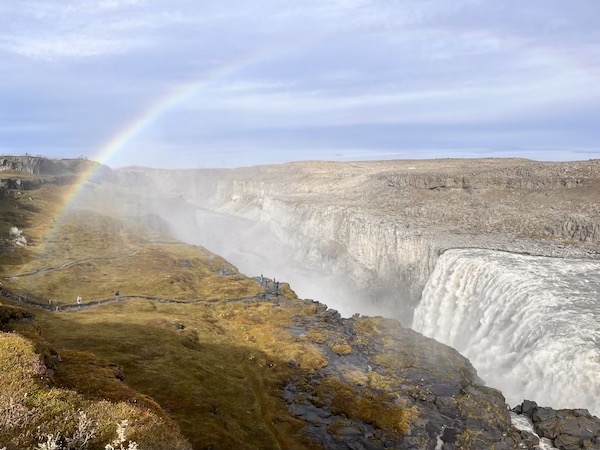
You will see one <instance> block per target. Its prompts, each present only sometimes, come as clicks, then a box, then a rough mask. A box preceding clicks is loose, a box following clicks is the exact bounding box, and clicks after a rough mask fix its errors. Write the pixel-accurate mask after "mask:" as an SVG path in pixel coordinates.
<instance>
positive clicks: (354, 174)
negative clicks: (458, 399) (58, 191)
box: [115, 159, 600, 414]
mask: <svg viewBox="0 0 600 450" xmlns="http://www.w3.org/2000/svg"><path fill="white" fill-rule="evenodd" d="M115 176H116V178H117V183H118V184H120V185H122V186H128V187H129V188H130V190H131V192H139V189H140V188H142V189H143V190H144V191H145V192H146V193H149V192H152V194H151V197H152V200H151V201H150V200H147V199H146V202H147V203H146V206H147V207H149V208H150V209H151V210H152V211H153V212H154V213H156V214H158V215H159V216H160V217H162V219H164V220H165V221H166V222H167V223H168V224H169V226H170V227H171V229H172V230H173V232H174V233H175V235H176V236H178V238H180V239H182V240H184V241H186V242H190V243H194V244H201V245H204V246H206V247H207V248H209V249H211V250H213V251H215V252H216V253H218V254H221V255H223V256H225V257H226V258H227V259H228V260H230V261H232V262H233V263H234V264H236V265H237V266H238V267H240V268H241V270H242V271H245V272H246V273H258V272H265V273H269V274H272V275H274V276H276V277H277V278H278V279H279V278H281V279H285V280H286V281H290V282H291V284H292V285H293V286H294V287H295V289H297V291H298V293H299V294H300V296H302V297H310V298H317V299H319V300H321V301H323V302H325V303H326V304H328V305H329V306H331V307H333V308H336V309H338V310H339V311H340V312H341V313H342V314H344V315H346V316H350V315H352V314H354V313H362V314H381V315H384V316H386V317H393V318H396V319H398V320H400V321H401V322H402V323H403V324H404V325H406V326H412V327H413V328H414V329H416V330H417V331H421V332H423V333H424V334H425V335H427V336H431V337H434V338H435V339H437V340H439V341H441V342H444V343H446V344H448V345H451V346H453V347H455V348H457V349H458V350H459V351H461V352H462V353H463V354H464V355H466V356H467V357H468V358H469V359H470V360H471V361H472V362H473V364H474V366H475V368H476V369H477V370H478V372H479V375H480V376H481V377H482V378H483V379H484V380H486V381H487V382H488V383H489V384H490V385H491V386H493V387H497V388H500V389H502V391H503V392H504V393H505V395H506V396H507V398H508V401H509V403H511V404H517V403H519V402H520V401H521V400H522V399H523V398H528V399H532V400H536V401H538V402H539V403H541V404H549V405H552V406H554V407H565V408H566V407H575V406H579V407H585V408H588V409H590V411H592V412H593V413H595V414H599V413H600V405H599V404H598V403H597V402H598V400H597V399H598V398H599V397H600V395H599V393H600V381H599V380H598V378H597V373H600V325H599V324H600V320H599V319H600V313H599V308H600V298H599V293H600V279H599V277H598V273H599V271H598V269H599V268H600V262H598V260H599V259H600V252H599V250H598V244H599V243H600V204H599V203H598V198H600V161H588V162H574V163H540V162H533V161H527V160H510V159H507V160H502V159H500V160H494V159H488V160H434V161H392V162H368V163H363V162H359V163H324V162H307V163H293V164H288V165H280V166H261V167H253V168H244V169H233V170H209V169H206V170H202V169H201V170H185V171H164V170H153V169H141V168H140V169H138V168H133V169H123V170H119V171H118V172H117V174H116V175H115ZM211 230H212V231H211ZM460 249H464V250H460ZM530 255H531V256H530ZM413 316H414V320H413Z"/></svg>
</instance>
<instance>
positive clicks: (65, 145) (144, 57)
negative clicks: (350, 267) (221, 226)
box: [0, 0, 600, 168]
mask: <svg viewBox="0 0 600 450" xmlns="http://www.w3.org/2000/svg"><path fill="white" fill-rule="evenodd" d="M598 19H600V1H598V0H570V1H565V0H528V1H526V2H525V1H523V0H502V1H498V0H381V1H379V0H318V1H317V0H303V1H290V0H277V1H275V0H272V1H269V0H220V1H218V2H214V1H204V0H169V1H168V2H167V1H164V0H77V1H75V0H19V1H16V0H0V153H1V154H24V153H30V154H35V155H44V156H48V157H56V158H61V157H78V156H86V157H88V158H90V159H96V160H101V161H102V162H105V163H106V164H108V165H110V166H112V167H121V166H127V165H144V166H152V167H169V168H180V167H238V166H248V165H256V164H270V163H281V162H287V161H298V160H341V161H348V160H371V159H412V158H447V157H509V156H519V157H526V158H531V159H537V160H581V159H591V158H600V27H598Z"/></svg>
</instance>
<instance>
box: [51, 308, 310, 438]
mask: <svg viewBox="0 0 600 450" xmlns="http://www.w3.org/2000/svg"><path fill="white" fill-rule="evenodd" d="M41 315H44V316H45V317H43V318H42V317H40V328H41V330H42V337H43V338H44V339H46V340H48V341H49V342H50V343H51V344H52V345H53V346H55V348H56V349H57V350H58V352H59V354H60V353H61V352H62V354H64V356H65V358H64V360H65V361H64V363H63V364H62V365H61V364H59V366H58V370H57V377H56V379H57V382H59V383H61V384H62V386H63V387H66V388H71V389H75V390H78V391H80V392H81V393H82V394H84V395H86V396H89V397H92V398H98V397H102V398H108V399H110V400H112V401H117V400H126V401H130V402H132V403H135V402H140V403H141V404H143V405H144V406H149V407H152V401H151V400H150V399H147V398H146V397H145V396H150V397H152V399H154V400H155V401H156V402H157V403H158V404H159V405H160V406H161V407H162V408H163V409H164V410H165V411H166V412H167V413H168V414H169V416H170V417H171V418H173V419H174V420H175V421H176V422H177V423H178V425H179V427H180V428H181V430H182V432H183V434H184V436H185V437H186V438H187V439H188V440H189V441H190V442H191V443H192V446H193V448H194V449H205V448H212V449H231V448H236V449H268V448H286V449H294V448H298V449H300V448H310V446H309V445H307V444H306V443H304V442H302V438H301V436H300V433H299V430H300V428H301V427H302V425H303V423H302V422H300V421H298V420H297V419H295V418H293V417H292V416H291V415H290V414H289V413H288V411H287V404H286V403H285V402H284V400H283V398H281V393H280V392H281V390H280V388H281V386H282V384H283V383H284V382H285V380H286V379H287V378H289V377H290V376H291V375H292V371H291V370H292V369H291V368H290V367H289V365H288V362H287V361H281V360H276V359H274V358H273V357H271V356H270V355H268V354H266V353H265V352H263V351H261V350H259V349H258V348H256V347H252V346H244V345H238V344H237V343H234V342H232V340H231V337H229V336H227V335H226V334H225V333H224V332H223V331H222V328H220V327H218V326H217V327H215V328H214V330H212V331H209V332H206V333H201V334H200V336H199V334H198V332H197V331H195V330H191V329H188V328H186V327H184V328H183V329H180V328H178V327H177V324H175V325H173V324H172V322H165V321H164V320H163V318H161V317H159V316H156V317H154V318H148V320H147V323H146V324H141V323H122V322H118V321H115V322H111V321H110V320H106V321H104V320H103V321H99V322H95V323H90V322H89V321H88V322H87V323H79V321H78V320H77V318H76V317H75V315H71V316H67V315H62V314H61V315H50V314H48V313H41V314H40V316H41ZM73 319H74V320H73ZM134 320H135V319H134ZM81 352H92V353H94V354H95V355H97V356H99V357H100V358H104V359H106V360H108V361H110V362H112V363H116V364H117V365H118V366H119V368H120V369H119V368H117V367H113V366H111V365H110V364H107V363H104V364H103V363H99V362H98V361H95V360H94V358H93V357H90V356H89V355H88V356H86V354H85V353H81ZM99 366H102V368H103V369H104V371H103V372H102V373H101V372H99V370H98V369H99ZM119 370H122V372H123V375H124V382H125V383H126V384H127V385H128V386H130V387H131V388H133V389H135V390H137V391H138V392H139V393H141V394H144V396H139V395H137V396H136V395H135V393H133V392H132V391H131V390H129V389H126V388H123V389H118V388H117V387H115V386H114V383H115V378H116V377H118V376H119ZM294 370H295V372H296V373H294V374H293V375H295V376H305V375H306V374H303V373H302V370H301V369H298V368H296V369H294ZM91 377H98V378H97V379H90V378H91ZM118 383H121V382H120V381H119V382H118Z"/></svg>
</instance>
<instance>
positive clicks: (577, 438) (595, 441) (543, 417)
mask: <svg viewBox="0 0 600 450" xmlns="http://www.w3.org/2000/svg"><path fill="white" fill-rule="evenodd" d="M521 410H522V411H523V414H524V415H526V416H528V417H529V418H530V419H531V420H532V422H533V426H534V429H535V432H536V433H537V434H539V435H540V436H542V437H546V438H548V439H551V440H552V441H553V445H554V446H555V447H557V448H559V449H561V450H578V449H600V419H598V418H597V417H595V416H592V415H591V414H590V413H589V411H588V410H586V409H559V410H555V409H552V408H547V407H539V406H537V404H536V403H535V402H529V401H525V402H523V404H522V405H521Z"/></svg>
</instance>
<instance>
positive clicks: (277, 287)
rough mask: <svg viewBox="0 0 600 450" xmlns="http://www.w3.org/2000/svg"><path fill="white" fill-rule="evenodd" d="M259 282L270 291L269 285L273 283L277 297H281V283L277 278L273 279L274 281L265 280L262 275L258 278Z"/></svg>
mask: <svg viewBox="0 0 600 450" xmlns="http://www.w3.org/2000/svg"><path fill="white" fill-rule="evenodd" d="M258 281H259V283H260V284H262V285H263V286H265V287H266V288H267V290H268V289H269V283H272V288H273V289H274V291H275V295H276V296H279V281H276V280H275V278H273V279H272V280H271V279H270V278H265V277H264V276H263V274H262V273H261V274H260V277H258Z"/></svg>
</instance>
